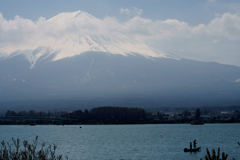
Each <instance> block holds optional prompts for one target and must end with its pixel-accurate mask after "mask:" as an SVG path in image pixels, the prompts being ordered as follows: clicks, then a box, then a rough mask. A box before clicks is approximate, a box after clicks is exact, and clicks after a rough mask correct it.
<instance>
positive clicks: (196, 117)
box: [195, 108, 201, 120]
mask: <svg viewBox="0 0 240 160" xmlns="http://www.w3.org/2000/svg"><path fill="white" fill-rule="evenodd" d="M200 115H201V112H200V109H199V108H197V110H196V111H195V120H199V119H200Z"/></svg>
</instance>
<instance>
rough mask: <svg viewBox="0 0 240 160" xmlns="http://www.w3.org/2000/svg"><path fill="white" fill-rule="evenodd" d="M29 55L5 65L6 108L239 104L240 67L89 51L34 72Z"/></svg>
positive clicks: (0, 68)
mask: <svg viewBox="0 0 240 160" xmlns="http://www.w3.org/2000/svg"><path fill="white" fill-rule="evenodd" d="M29 65H30V64H29V62H28V60H27V58H26V57H25V56H24V55H17V56H14V57H11V58H8V59H1V61H0V74H1V77H0V81H1V83H0V89H1V90H0V105H1V106H2V107H1V108H2V109H3V108H5V107H7V108H12V107H14V108H16V109H17V108H18V109H19V110H21V109H23V108H31V107H34V109H36V108H39V109H41V108H45V109H50V108H51V109H65V110H74V109H76V108H82V109H85V108H93V107H99V106H125V107H141V108H158V107H183V106H188V107H191V106H192V107H195V106H196V107H199V106H204V105H208V106H226V105H236V104H240V100H239V98H238V97H239V96H240V83H239V82H238V79H239V75H240V68H239V67H236V66H230V65H222V64H218V63H214V62H210V63H206V62H198V61H192V60H187V59H181V60H176V59H172V58H158V57H155V58H154V57H145V56H142V55H138V54H131V55H127V56H124V55H119V54H109V53H103V52H86V53H83V54H80V55H76V56H73V57H69V58H64V59H60V60H57V61H52V57H48V58H44V59H39V60H38V61H37V63H36V64H35V66H34V67H33V68H32V69H30V67H29Z"/></svg>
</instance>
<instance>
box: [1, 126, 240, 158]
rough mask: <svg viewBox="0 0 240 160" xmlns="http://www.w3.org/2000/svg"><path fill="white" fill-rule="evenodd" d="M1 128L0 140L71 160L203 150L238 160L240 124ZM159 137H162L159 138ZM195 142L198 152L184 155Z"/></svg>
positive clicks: (168, 155) (181, 155)
mask: <svg viewBox="0 0 240 160" xmlns="http://www.w3.org/2000/svg"><path fill="white" fill-rule="evenodd" d="M81 127H82V128H80V125H69V126H67V125H65V126H61V125H58V126H57V125H56V126H55V125H36V126H28V125H8V126H7V125H6V126H4V125H2V126H0V141H2V140H4V141H8V142H11V143H12V140H11V138H12V137H14V138H15V139H17V138H19V139H20V140H21V145H22V141H23V140H28V141H29V142H33V140H34V139H35V137H36V135H38V136H39V139H38V145H39V146H40V144H41V143H42V142H45V143H46V144H53V143H54V144H56V145H57V154H63V155H67V156H68V158H69V159H70V160H159V159H161V160H176V159H178V160H195V159H196V160H200V158H203V157H204V155H206V148H209V149H210V150H212V149H217V148H218V147H220V148H221V152H225V153H227V154H228V155H229V158H228V159H229V160H231V159H232V157H234V158H235V159H240V146H239V145H238V144H237V142H240V134H239V133H240V124H204V125H190V124H149V125H81ZM161 135H162V136H161ZM194 139H196V140H197V147H198V146H201V147H202V150H201V152H197V153H185V152H183V149H184V148H189V143H190V142H193V141H194Z"/></svg>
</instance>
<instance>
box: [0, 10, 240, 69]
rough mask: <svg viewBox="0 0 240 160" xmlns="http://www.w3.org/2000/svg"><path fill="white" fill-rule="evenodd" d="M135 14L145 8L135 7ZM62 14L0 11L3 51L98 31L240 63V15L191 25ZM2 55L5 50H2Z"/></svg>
mask: <svg viewBox="0 0 240 160" xmlns="http://www.w3.org/2000/svg"><path fill="white" fill-rule="evenodd" d="M120 11H121V12H122V13H124V14H133V13H134V8H133V9H132V10H129V9H122V8H121V9H120ZM135 11H136V12H135V13H134V14H135V15H140V14H141V12H142V10H139V9H137V8H135ZM81 13H84V14H82V15H79V14H80V12H72V13H70V12H69V13H61V14H59V15H57V16H55V17H53V18H51V19H49V20H46V19H45V18H43V17H40V18H39V19H38V20H37V21H31V20H29V19H24V18H21V17H19V16H16V17H15V18H14V19H13V20H6V19H4V17H3V16H2V14H0V51H1V50H2V52H3V51H5V52H7V51H6V50H4V47H6V46H12V47H11V49H12V50H11V49H10V50H8V52H10V51H13V50H14V48H16V46H21V47H22V48H24V45H28V46H29V44H30V45H31V46H32V47H33V48H34V47H38V46H48V45H49V44H54V43H55V42H56V40H58V39H60V38H62V37H64V36H66V35H71V34H74V35H83V34H98V33H103V34H104V33H109V32H110V33H121V34H123V35H127V36H131V37H133V38H135V39H137V40H140V41H142V42H146V43H148V44H150V45H152V46H155V47H156V48H158V49H160V50H163V51H165V52H171V53H173V54H176V55H179V56H183V57H186V58H191V59H196V60H204V61H217V62H221V63H227V64H235V65H238V66H240V62H239V59H240V57H239V56H240V55H239V50H240V47H239V46H240V45H239V44H240V43H239V42H240V16H238V15H237V14H230V13H225V14H223V15H222V16H220V17H216V18H214V19H213V20H212V21H211V22H210V23H209V24H199V25H198V26H190V25H189V24H188V23H186V22H183V21H179V20H177V19H167V20H163V21H162V20H156V21H152V20H151V19H146V18H142V17H140V16H135V17H133V18H131V19H130V20H128V21H126V22H123V23H120V22H119V21H118V20H117V19H116V18H113V17H108V16H107V17H105V18H104V19H98V18H95V17H93V16H91V15H89V14H87V13H85V12H81ZM0 54H1V52H0Z"/></svg>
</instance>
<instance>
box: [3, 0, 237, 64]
mask: <svg viewBox="0 0 240 160" xmlns="http://www.w3.org/2000/svg"><path fill="white" fill-rule="evenodd" d="M78 10H82V11H85V12H87V13H89V14H91V15H93V16H94V17H96V18H98V19H100V20H101V21H98V22H96V24H101V25H100V26H101V27H98V31H99V30H100V31H102V30H104V31H106V30H107V31H111V32H113V31H114V32H119V33H121V34H125V35H128V36H131V37H133V38H135V39H137V40H139V41H142V42H145V43H146V44H148V45H150V46H152V47H154V48H157V49H159V50H161V51H164V52H168V53H172V54H175V55H177V56H180V57H184V58H189V59H194V60H200V61H216V62H219V63H224V64H233V65H237V66H240V1H239V0H225V1H223V0H148V1H147V0H121V1H115V0H68V1H66V0H64V1H63V0H38V1H35V0H34V1H33V0H21V1H19V0H7V1H0V12H1V13H2V15H0V47H4V46H6V45H7V44H12V45H14V44H17V43H19V42H17V41H21V42H24V39H28V38H29V35H32V34H33V32H34V33H35V32H38V33H41V34H42V35H47V36H50V35H51V34H53V33H51V31H50V29H51V27H47V25H48V24H47V23H45V22H46V21H47V20H48V19H50V18H51V17H53V16H56V15H57V14H59V13H61V12H74V11H78ZM16 15H18V16H16ZM40 17H42V18H40ZM86 23H87V22H86ZM91 23H92V22H91ZM43 26H44V27H43ZM68 27H69V28H71V29H72V28H73V27H76V26H74V25H72V26H68ZM77 27H81V26H77ZM89 29H91V28H89ZM56 30H57V29H56ZM65 31H66V33H67V32H69V30H65Z"/></svg>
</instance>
